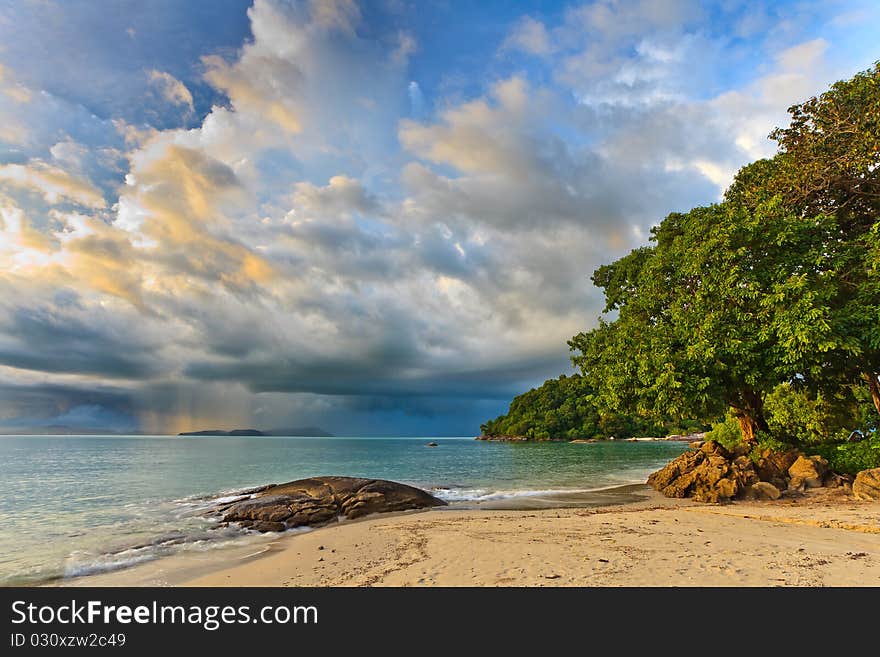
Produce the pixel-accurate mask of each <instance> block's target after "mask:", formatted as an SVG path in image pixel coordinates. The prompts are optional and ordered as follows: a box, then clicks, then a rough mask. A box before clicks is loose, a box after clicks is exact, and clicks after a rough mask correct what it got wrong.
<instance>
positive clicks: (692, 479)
mask: <svg viewBox="0 0 880 657" xmlns="http://www.w3.org/2000/svg"><path fill="white" fill-rule="evenodd" d="M756 481H758V475H757V473H756V472H755V469H754V466H753V464H752V462H751V460H750V459H749V458H748V457H747V456H742V455H740V456H735V455H734V454H732V453H731V452H729V451H728V450H727V449H725V448H724V447H723V446H722V445H720V444H719V443H717V442H715V441H713V440H710V441H707V442H705V443H703V444H702V445H700V447H699V449H693V450H690V451H687V452H685V453H684V454H682V455H681V456H679V457H678V458H676V459H673V460H672V461H670V462H669V463H667V464H666V466H665V467H664V468H663V469H661V470H658V471H657V472H655V473H653V474H651V476H650V477H648V485H649V486H651V487H652V488H654V489H655V490H658V491H660V492H661V493H663V494H664V495H666V496H667V497H692V498H693V499H695V500H697V501H699V502H713V503H717V502H724V501H727V500H730V499H731V498H734V497H736V496H737V495H738V494H739V493H740V492H741V491H744V490H745V489H746V488H747V487H748V486H750V485H751V484H752V483H754V482H756Z"/></svg>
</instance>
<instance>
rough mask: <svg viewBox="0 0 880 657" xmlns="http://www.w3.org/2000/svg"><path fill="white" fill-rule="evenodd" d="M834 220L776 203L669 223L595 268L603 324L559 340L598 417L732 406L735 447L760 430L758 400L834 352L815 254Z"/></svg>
mask: <svg viewBox="0 0 880 657" xmlns="http://www.w3.org/2000/svg"><path fill="white" fill-rule="evenodd" d="M835 230H836V225H835V222H834V220H833V218H830V217H827V216H825V215H822V216H820V217H818V218H814V219H812V220H804V219H803V218H801V217H799V216H796V215H792V214H791V213H790V212H788V211H787V210H786V208H785V207H784V206H782V204H781V203H780V202H779V201H778V199H775V198H771V199H769V200H766V201H763V202H762V203H761V204H760V205H758V207H757V208H755V209H754V210H749V209H746V208H743V207H741V206H739V205H736V204H732V203H722V204H718V205H712V206H708V207H702V208H695V209H694V210H691V211H690V212H688V213H686V214H680V213H674V214H671V215H669V216H668V217H667V218H666V219H665V220H664V221H663V222H662V223H661V224H660V225H659V226H657V227H655V228H654V229H653V230H652V234H651V240H652V242H654V245H653V246H651V247H647V248H642V249H637V250H635V251H633V252H632V253H630V254H629V255H628V256H626V257H624V258H622V259H621V260H619V261H617V262H615V263H613V264H611V265H607V266H604V267H600V268H599V269H598V270H597V271H596V272H595V274H594V276H593V281H594V283H595V284H596V285H598V286H599V287H601V288H602V289H603V290H604V292H605V298H606V307H605V312H606V313H611V312H616V313H617V318H616V319H614V320H613V321H610V322H609V321H602V322H600V324H599V327H598V328H596V329H594V330H592V331H588V332H585V333H581V334H579V335H577V336H575V337H574V338H572V339H571V340H570V341H569V346H570V347H571V348H572V350H573V351H575V352H579V353H578V354H576V355H575V356H574V357H573V359H572V360H573V362H574V363H575V365H577V366H578V367H579V368H580V370H581V372H582V374H583V375H584V378H585V379H586V381H587V382H588V383H589V384H590V385H591V386H592V387H594V388H595V390H596V394H595V399H596V400H597V403H598V404H599V405H600V407H601V408H607V409H611V410H615V411H618V412H630V413H637V414H647V415H650V416H652V417H655V418H657V419H663V418H668V419H679V418H684V417H692V418H697V419H701V420H704V421H712V420H715V419H718V418H720V417H721V416H723V415H724V412H725V409H726V408H730V410H731V411H732V413H733V414H734V416H735V417H736V418H737V420H738V421H739V424H740V428H741V431H742V435H743V438H744V440H746V441H749V442H754V441H755V440H756V435H757V434H758V433H759V432H761V431H767V430H768V428H769V426H768V424H767V420H766V417H765V413H764V397H765V395H766V394H767V393H768V392H770V391H771V390H773V388H774V387H775V386H776V385H777V384H778V383H779V382H780V381H785V380H789V379H791V378H792V377H794V376H796V375H797V374H798V373H799V372H804V371H807V372H811V373H815V372H816V371H817V370H818V369H819V368H821V365H822V363H823V356H822V354H824V353H825V352H828V351H829V350H831V349H834V348H836V347H837V346H838V345H837V343H836V342H835V336H834V334H833V332H832V331H831V325H830V322H829V319H828V316H829V314H830V311H831V309H830V306H829V301H830V299H831V298H832V297H833V295H834V286H833V285H831V284H830V283H831V282H832V281H830V278H829V277H828V276H827V275H826V273H827V271H828V270H829V267H830V266H831V263H830V262H829V259H828V256H827V254H826V253H825V251H824V244H825V243H826V242H827V240H828V239H829V235H830V234H833V233H834V231H835Z"/></svg>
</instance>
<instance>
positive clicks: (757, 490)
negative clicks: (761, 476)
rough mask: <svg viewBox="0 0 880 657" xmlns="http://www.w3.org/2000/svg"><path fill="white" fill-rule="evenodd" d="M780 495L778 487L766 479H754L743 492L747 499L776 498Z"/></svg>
mask: <svg viewBox="0 0 880 657" xmlns="http://www.w3.org/2000/svg"><path fill="white" fill-rule="evenodd" d="M780 495H782V493H780V492H779V489H778V488H776V486H774V485H773V484H771V483H770V482H767V481H756V482H755V483H753V484H752V485H751V486H749V487H748V489H746V492H745V498H746V499H749V500H778V499H779V497H780Z"/></svg>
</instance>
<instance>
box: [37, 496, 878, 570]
mask: <svg viewBox="0 0 880 657" xmlns="http://www.w3.org/2000/svg"><path fill="white" fill-rule="evenodd" d="M625 488H630V489H632V490H627V491H623V492H621V491H620V489H619V488H618V489H615V490H616V491H617V492H616V495H617V496H618V497H617V499H613V500H612V501H611V503H602V500H599V499H595V500H593V501H594V502H595V504H594V505H592V506H579V507H570V506H568V507H556V508H554V507H542V508H533V509H518V510H515V509H510V508H490V506H487V505H480V506H478V507H477V508H462V507H461V506H450V507H444V508H440V509H430V510H420V511H409V512H401V513H391V514H377V515H373V516H368V517H366V518H362V519H358V520H354V521H345V522H340V523H333V524H330V525H325V526H323V527H318V528H314V529H311V530H309V531H305V532H300V533H297V534H294V535H286V534H282V535H279V536H278V537H277V538H273V539H271V540H270V541H269V542H268V543H266V544H264V545H263V546H259V547H257V546H254V545H251V546H242V547H236V548H221V549H218V550H217V551H209V552H202V553H198V554H193V553H190V554H180V555H173V556H169V557H164V558H162V559H158V560H156V561H152V562H148V563H144V564H139V565H136V566H133V567H131V568H127V569H124V570H119V571H114V572H109V573H103V574H96V575H89V576H83V577H78V578H74V579H69V580H62V581H56V582H51V583H47V584H46V585H49V586H145V585H153V586H156V585H158V586H865V585H869V586H878V585H880V502H865V501H856V500H854V499H853V498H852V497H848V496H846V495H845V494H843V493H842V491H840V490H837V489H816V490H813V491H810V492H809V493H808V494H806V495H803V496H797V497H792V498H784V499H782V500H778V501H774V502H742V501H738V502H735V503H732V504H724V505H715V504H701V503H698V502H693V501H692V500H686V499H685V500H677V499H669V498H665V497H663V496H662V495H660V494H659V493H656V492H655V491H653V490H651V489H650V488H648V487H647V486H642V485H636V486H631V487H625ZM623 498H626V499H625V501H620V500H621V499H623Z"/></svg>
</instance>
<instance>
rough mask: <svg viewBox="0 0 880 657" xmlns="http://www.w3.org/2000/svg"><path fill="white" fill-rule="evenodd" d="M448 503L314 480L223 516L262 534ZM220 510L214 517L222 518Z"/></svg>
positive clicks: (408, 491) (375, 483) (417, 493)
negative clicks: (338, 519)
mask: <svg viewBox="0 0 880 657" xmlns="http://www.w3.org/2000/svg"><path fill="white" fill-rule="evenodd" d="M445 504H446V502H444V501H443V500H440V499H437V498H436V497H434V496H433V495H430V494H428V493H426V492H425V491H423V490H420V489H418V488H413V487H412V486H407V485H405V484H398V483H396V482H393V481H385V480H383V479H358V478H355V477H313V478H311V479H300V480H298V481H291V482H289V483H286V484H278V485H272V486H267V487H266V488H264V489H262V490H261V491H260V492H258V493H256V494H254V495H253V496H252V497H250V498H249V499H246V500H241V501H239V502H235V503H234V504H232V505H230V506H227V507H225V508H224V509H223V510H222V513H223V521H224V522H237V523H240V524H241V525H243V526H245V527H248V528H250V529H254V530H256V531H260V532H267V531H283V530H285V529H288V528H291V527H300V526H303V525H320V524H323V523H326V522H329V521H331V520H334V519H335V518H337V517H338V516H344V517H346V518H359V517H361V516H365V515H367V514H370V513H383V512H387V511H403V510H407V509H423V508H428V507H434V506H443V505H445ZM218 512H219V509H217V510H215V511H214V513H215V514H216V513H218Z"/></svg>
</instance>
